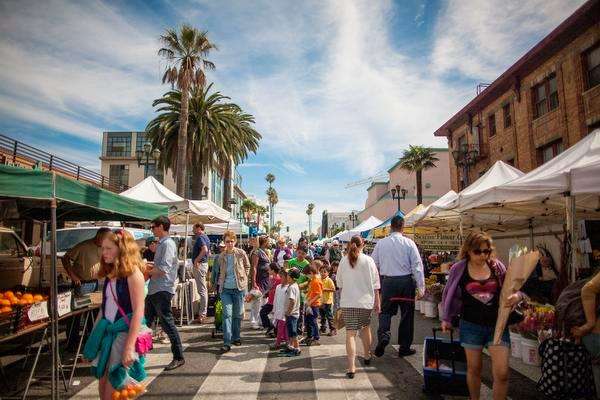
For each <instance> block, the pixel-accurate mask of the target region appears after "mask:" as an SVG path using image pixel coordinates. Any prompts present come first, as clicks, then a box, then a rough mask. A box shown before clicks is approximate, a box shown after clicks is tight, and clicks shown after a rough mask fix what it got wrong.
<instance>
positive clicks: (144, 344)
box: [108, 280, 154, 356]
mask: <svg viewBox="0 0 600 400" xmlns="http://www.w3.org/2000/svg"><path fill="white" fill-rule="evenodd" d="M108 287H109V288H110V293H111V294H112V296H113V299H114V300H115V303H117V308H118V309H119V313H120V314H121V316H122V317H123V319H124V320H125V323H126V324H127V326H129V327H131V322H130V321H129V317H127V314H125V311H124V310H123V308H122V307H121V305H120V304H119V299H118V298H117V296H116V295H115V292H114V290H113V287H112V282H111V281H110V280H109V281H108ZM153 348H154V345H153V344H152V331H151V330H150V328H146V329H142V330H141V331H140V332H139V333H138V336H137V338H136V339H135V351H136V353H138V354H139V355H140V356H143V355H145V354H146V353H148V352H149V351H150V350H152V349H153Z"/></svg>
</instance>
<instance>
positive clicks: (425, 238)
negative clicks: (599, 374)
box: [415, 233, 460, 251]
mask: <svg viewBox="0 0 600 400" xmlns="http://www.w3.org/2000/svg"><path fill="white" fill-rule="evenodd" d="M415 242H416V243H417V244H418V245H419V246H420V247H421V248H422V249H423V250H430V251H458V249H459V247H460V238H459V236H458V235H455V234H452V233H435V234H429V235H419V234H417V235H415Z"/></svg>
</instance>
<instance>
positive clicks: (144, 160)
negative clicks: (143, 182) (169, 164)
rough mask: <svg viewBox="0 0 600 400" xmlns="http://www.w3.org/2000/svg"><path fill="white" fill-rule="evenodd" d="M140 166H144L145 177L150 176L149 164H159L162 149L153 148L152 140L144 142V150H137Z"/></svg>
mask: <svg viewBox="0 0 600 400" xmlns="http://www.w3.org/2000/svg"><path fill="white" fill-rule="evenodd" d="M135 155H136V158H137V163H138V167H141V166H142V165H143V166H144V179H146V178H147V177H148V166H149V165H152V164H153V165H158V159H159V158H160V150H159V149H154V150H152V145H151V144H150V142H146V143H144V146H143V150H138V151H136V152H135Z"/></svg>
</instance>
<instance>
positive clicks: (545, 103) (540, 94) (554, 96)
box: [533, 74, 558, 118]
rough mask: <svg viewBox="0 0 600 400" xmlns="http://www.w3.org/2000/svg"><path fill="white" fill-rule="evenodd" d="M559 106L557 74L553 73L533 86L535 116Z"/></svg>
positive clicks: (537, 116)
mask: <svg viewBox="0 0 600 400" xmlns="http://www.w3.org/2000/svg"><path fill="white" fill-rule="evenodd" d="M556 107H558V88H557V86H556V75H555V74H552V75H550V76H549V77H548V78H546V79H544V81H543V82H541V83H539V84H537V85H535V86H534V87H533V112H534V118H539V117H541V116H542V115H544V114H546V113H547V112H549V111H552V110H554V109H555V108H556Z"/></svg>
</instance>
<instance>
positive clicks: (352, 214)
mask: <svg viewBox="0 0 600 400" xmlns="http://www.w3.org/2000/svg"><path fill="white" fill-rule="evenodd" d="M348 219H350V221H352V228H355V227H356V221H358V215H357V214H356V213H355V212H354V211H352V212H351V213H350V215H349V216H348Z"/></svg>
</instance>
